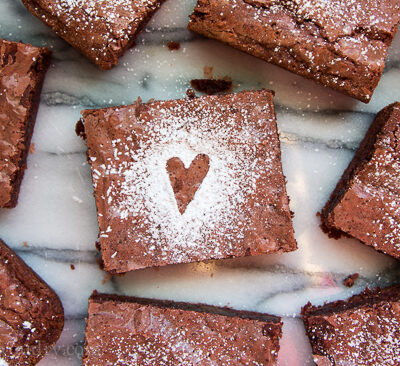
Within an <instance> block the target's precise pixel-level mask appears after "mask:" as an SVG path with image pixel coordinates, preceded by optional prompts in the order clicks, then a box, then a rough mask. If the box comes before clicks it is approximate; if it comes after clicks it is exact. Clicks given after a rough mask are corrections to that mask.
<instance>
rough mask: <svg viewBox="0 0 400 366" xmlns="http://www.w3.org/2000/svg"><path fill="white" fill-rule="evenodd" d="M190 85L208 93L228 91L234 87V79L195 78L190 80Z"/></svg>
mask: <svg viewBox="0 0 400 366" xmlns="http://www.w3.org/2000/svg"><path fill="white" fill-rule="evenodd" d="M190 86H191V87H192V88H193V89H194V90H196V91H198V92H200V93H205V94H207V95H214V94H218V93H224V92H228V91H230V90H231V89H232V80H229V79H193V80H190Z"/></svg>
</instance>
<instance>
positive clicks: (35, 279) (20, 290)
mask: <svg viewBox="0 0 400 366" xmlns="http://www.w3.org/2000/svg"><path fill="white" fill-rule="evenodd" d="M63 326H64V311H63V307H62V305H61V302H60V299H59V298H58V296H57V295H56V294H55V293H54V291H53V290H52V289H51V288H50V287H49V286H48V285H47V284H46V283H45V282H43V280H42V279H41V278H39V276H38V275H37V274H36V273H35V272H33V271H32V269H31V268H29V267H28V266H27V265H26V264H25V263H24V262H23V261H22V259H21V258H19V257H18V256H17V255H16V254H15V253H14V252H13V251H12V250H11V249H10V248H9V247H8V246H7V245H6V244H5V243H4V242H3V241H1V240H0V365H2V366H3V365H6V366H22V365H35V364H36V363H37V362H39V360H40V359H41V358H42V357H43V356H44V355H45V354H46V353H47V352H49V351H50V350H51V349H52V348H53V346H54V344H55V343H56V341H57V339H58V338H59V336H60V334H61V331H62V329H63Z"/></svg>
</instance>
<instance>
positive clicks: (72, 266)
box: [70, 263, 75, 271]
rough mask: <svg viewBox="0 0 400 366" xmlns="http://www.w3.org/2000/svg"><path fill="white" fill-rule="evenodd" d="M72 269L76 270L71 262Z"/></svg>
mask: <svg viewBox="0 0 400 366" xmlns="http://www.w3.org/2000/svg"><path fill="white" fill-rule="evenodd" d="M70 267H71V269H72V270H73V271H74V270H75V266H74V265H73V264H72V263H71V265H70Z"/></svg>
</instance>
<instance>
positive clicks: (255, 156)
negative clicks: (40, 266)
mask: <svg viewBox="0 0 400 366" xmlns="http://www.w3.org/2000/svg"><path fill="white" fill-rule="evenodd" d="M264 93H268V92H264ZM243 95H246V97H247V96H248V95H251V93H250V92H249V93H247V94H245V93H243V94H241V95H240V96H238V97H230V99H228V97H226V98H225V100H224V103H222V102H221V103H218V99H215V98H210V97H209V98H210V102H209V103H207V101H208V99H202V98H199V99H197V100H194V101H189V100H186V101H184V100H181V101H172V102H165V103H164V102H160V103H158V102H157V103H154V104H149V105H145V106H144V107H141V108H142V110H143V111H142V112H141V113H142V114H141V116H140V117H138V118H136V117H134V118H136V120H135V121H129V122H126V119H125V118H124V119H123V120H122V119H120V120H115V122H113V127H111V128H112V130H113V129H114V128H115V131H114V130H113V132H110V135H112V136H114V138H112V139H111V141H109V149H110V150H109V149H108V148H106V149H103V151H100V152H99V155H98V156H95V159H94V160H92V171H93V182H94V186H95V190H96V191H98V192H97V193H96V194H97V195H101V196H102V200H104V201H105V202H106V207H107V210H106V211H107V212H106V213H105V214H104V213H103V212H100V213H101V214H104V215H105V217H99V222H100V230H101V232H100V243H101V246H102V248H107V247H109V246H112V247H113V248H114V250H113V252H112V254H114V252H117V254H116V255H115V257H114V258H113V259H115V263H118V261H119V260H121V258H124V256H125V255H126V252H125V250H133V249H132V247H133V246H137V248H138V249H137V250H138V254H137V255H139V254H141V255H142V256H143V254H142V253H143V252H144V253H145V256H146V257H147V258H148V259H149V260H152V261H156V263H158V264H163V263H179V262H185V261H192V260H201V259H210V258H224V257H226V256H229V255H244V251H245V250H246V248H244V247H243V246H242V244H240V243H242V242H244V241H245V240H246V238H247V237H248V236H249V235H250V234H251V235H253V236H254V238H253V241H254V242H253V243H249V244H247V245H249V247H251V246H252V245H256V246H258V249H256V248H255V249H254V250H255V252H257V251H261V252H268V250H276V249H274V248H275V245H276V244H275V241H276V240H277V239H275V238H274V240H273V241H271V238H270V237H269V236H268V234H266V233H267V232H268V231H269V229H270V228H271V225H273V224H277V223H276V222H274V223H271V222H269V221H268V218H270V216H268V215H267V214H266V212H267V211H268V210H275V209H273V208H272V207H273V205H276V204H277V202H279V203H280V204H281V202H285V201H286V202H287V197H286V192H285V188H284V186H283V184H284V183H283V177H282V173H281V166H280V160H279V145H278V139H277V132H276V125H275V118H274V114H273V113H272V106H271V105H270V104H269V103H268V102H267V100H266V99H264V98H260V96H257V94H256V93H254V95H255V96H257V97H256V98H255V100H254V102H253V101H249V100H250V98H247V99H246V98H243ZM257 98H258V99H257ZM243 100H244V101H243ZM228 101H229V102H228ZM261 101H262V102H261ZM233 106H235V107H233ZM106 113H111V114H109V115H108V118H109V120H110V119H111V120H113V118H115V117H116V116H118V115H121V113H127V112H123V111H122V110H120V111H118V110H117V111H116V112H115V113H112V112H106ZM135 113H137V111H136V112H134V113H131V114H133V115H134V114H135ZM148 114H150V115H151V117H150V118H149V117H145V116H146V115H147V116H148ZM146 118H147V119H148V120H145V119H146ZM100 122H101V121H100ZM128 123H129V124H130V125H129V126H127V124H128ZM115 126H116V127H115ZM97 128H98V127H97ZM121 131H125V132H123V134H122V135H121V134H120V133H121ZM132 131H139V133H137V134H136V135H135V134H134V135H133V136H132ZM89 133H90V132H89ZM115 137H116V138H115ZM88 145H89V150H91V145H92V143H91V142H90V141H89V142H88ZM96 149H97V147H96ZM104 151H109V153H108V155H106V156H104ZM198 154H205V155H207V156H208V157H209V159H210V161H209V171H208V173H207V175H206V176H205V178H204V180H203V181H202V183H201V185H200V187H199V188H198V190H197V191H196V193H195V195H194V198H193V200H192V201H191V202H190V203H189V205H188V206H187V208H186V211H185V212H184V213H183V214H181V213H180V212H179V210H178V206H177V202H176V200H175V195H174V192H173V189H172V186H171V182H170V179H169V175H168V172H167V170H166V164H167V161H168V160H169V159H171V158H173V157H177V158H179V159H181V160H182V161H183V162H184V164H185V166H189V165H190V163H191V162H192V161H193V159H194V158H195V157H196V156H197V155H198ZM92 155H94V154H93V153H92V154H91V156H92ZM92 157H93V156H92ZM103 162H104V163H103ZM271 174H276V175H277V176H278V177H280V179H282V186H277V185H276V183H275V184H274V183H272V182H270V178H269V177H270V176H271ZM275 180H276V178H275ZM104 182H107V183H106V186H104ZM100 187H101V190H100V191H99V189H100ZM281 196H282V198H280V197H281ZM282 200H283V201H282ZM98 205H99V203H98ZM266 207H271V208H266ZM285 210H287V213H288V206H285V207H284V208H283V211H285ZM256 212H257V213H259V214H257V213H256ZM288 216H289V214H288ZM288 220H289V222H288V224H289V225H290V219H288ZM117 222H119V223H123V226H120V224H118V227H121V228H123V229H122V230H124V232H123V237H124V238H125V239H124V240H125V241H127V242H129V243H130V244H129V247H128V248H127V245H126V244H125V243H124V244H123V245H119V246H117V247H118V248H117V247H116V246H115V242H116V240H117V238H120V237H121V235H122V234H121V231H120V229H116V230H115V231H114V228H113V226H114V227H115V225H116V223H117ZM249 233H250V234H249ZM262 235H264V239H262V238H260V239H257V238H258V236H262ZM278 240H279V239H278ZM258 241H259V242H258ZM124 245H125V247H124ZM140 248H141V249H140ZM103 254H104V253H103ZM138 261H139V259H138ZM150 263H151V262H150ZM136 265H137V266H140V265H143V263H142V264H140V263H137V264H136Z"/></svg>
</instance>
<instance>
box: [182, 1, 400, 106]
mask: <svg viewBox="0 0 400 366" xmlns="http://www.w3.org/2000/svg"><path fill="white" fill-rule="evenodd" d="M399 21H400V2H399V1H398V0H383V1H381V0H368V1H354V0H331V1H325V0H315V1H307V0H296V1H294V0H290V1H286V0H198V2H197V6H196V8H195V10H194V13H193V14H192V16H191V19H190V23H189V29H191V30H193V31H195V32H197V33H200V34H202V35H204V36H206V37H210V38H215V39H217V40H220V41H222V42H225V43H227V44H229V45H231V46H233V47H235V48H238V49H240V50H242V51H244V52H247V53H249V54H251V55H253V56H256V57H259V58H261V59H264V60H265V61H268V62H271V63H273V64H275V65H278V66H281V67H283V68H285V69H287V70H289V71H292V72H294V73H296V74H299V75H301V76H304V77H306V78H309V79H312V80H315V81H317V82H319V83H321V84H323V85H325V86H328V87H331V88H333V89H335V90H338V91H340V92H342V93H345V94H347V95H350V96H351V97H354V98H357V99H359V100H361V101H363V102H366V103H368V102H369V101H370V99H371V96H372V93H373V91H374V89H375V88H376V86H377V84H378V82H379V79H380V78H381V75H382V72H383V69H384V66H385V58H386V55H387V51H388V47H389V46H390V44H391V42H392V40H393V38H394V36H395V34H396V31H397V27H398V24H399Z"/></svg>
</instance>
